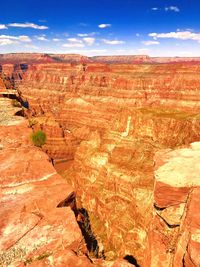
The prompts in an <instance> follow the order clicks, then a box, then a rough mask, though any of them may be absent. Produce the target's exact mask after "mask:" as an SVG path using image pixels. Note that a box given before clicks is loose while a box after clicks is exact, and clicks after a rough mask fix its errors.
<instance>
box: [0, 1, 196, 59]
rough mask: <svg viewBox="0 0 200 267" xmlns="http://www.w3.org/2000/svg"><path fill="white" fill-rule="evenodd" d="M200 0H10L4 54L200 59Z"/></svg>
mask: <svg viewBox="0 0 200 267" xmlns="http://www.w3.org/2000/svg"><path fill="white" fill-rule="evenodd" d="M199 14H200V1H199V0H18V1H15V0H6V1H2V3H1V16H0V53H8V52H46V53H79V54H84V55H89V56H91V55H119V54H125V55H126V54H148V55H150V56H200V19H199V16H200V15H199Z"/></svg>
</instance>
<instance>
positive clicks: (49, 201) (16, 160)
mask: <svg viewBox="0 0 200 267" xmlns="http://www.w3.org/2000/svg"><path fill="white" fill-rule="evenodd" d="M0 107H1V110H2V108H3V107H4V111H3V113H2V114H4V116H3V119H1V121H0V182H1V187H0V217H1V221H0V233H1V234H0V236H1V237H0V266H15V267H16V266H27V265H28V266H65V267H66V266H108V265H109V266H116V267H117V266H129V263H128V262H126V261H123V260H122V261H120V260H119V261H117V262H110V263H106V262H105V261H103V260H96V261H95V260H94V261H92V260H91V259H89V257H88V256H87V255H88V254H87V249H86V244H85V241H84V238H83V236H82V233H81V230H80V228H79V226H78V223H77V221H76V216H75V213H76V200H75V194H74V192H73V189H72V187H71V186H70V185H69V184H67V183H66V181H65V180H64V179H63V178H62V177H61V176H60V175H58V174H57V173H56V171H55V169H54V167H53V165H52V164H51V162H50V159H49V157H48V156H47V155H46V154H45V153H44V152H42V150H41V149H39V148H37V147H35V146H33V145H32V144H31V142H30V134H31V132H32V130H31V128H29V126H28V122H27V120H26V119H24V118H22V117H18V116H14V114H15V113H16V108H12V106H11V100H10V99H4V98H0ZM107 264H108V265H107Z"/></svg>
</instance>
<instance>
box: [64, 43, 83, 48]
mask: <svg viewBox="0 0 200 267" xmlns="http://www.w3.org/2000/svg"><path fill="white" fill-rule="evenodd" d="M62 46H63V47H68V48H73V47H84V46H85V45H84V44H78V43H69V44H63V45H62Z"/></svg>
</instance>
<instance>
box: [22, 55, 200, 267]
mask: <svg viewBox="0 0 200 267" xmlns="http://www.w3.org/2000/svg"><path fill="white" fill-rule="evenodd" d="M60 58H62V56H61V55H60ZM102 60H103V59H102ZM106 60H108V61H109V60H111V61H112V60H114V61H115V60H116V59H115V58H110V59H108V58H107V59H106ZM122 60H124V59H122ZM163 60H164V59H163ZM168 60H169V59H168ZM164 61H165V60H164ZM177 61H179V60H178V59H177ZM180 61H181V60H180ZM183 61H184V60H183ZM192 61H193V60H191V62H190V64H185V63H176V64H145V65H144V64H136V65H133V64H132V65H131V64H130V65H127V64H113V65H107V64H101V63H98V62H97V63H88V62H87V64H86V65H85V64H74V65H73V64H58V63H56V64H55V63H54V64H52V63H51V64H38V65H32V66H29V68H28V70H27V71H26V72H25V74H24V76H23V80H22V82H21V84H20V85H19V87H18V91H19V94H20V97H21V99H22V100H23V102H24V103H26V106H28V107H29V109H28V110H26V114H27V116H28V118H29V126H30V127H32V128H33V130H38V129H42V130H43V131H45V132H46V134H47V137H48V138H47V143H46V145H45V146H44V147H43V149H44V151H45V152H47V154H48V155H49V156H50V157H51V158H52V159H53V160H54V162H65V161H69V160H70V161H71V162H72V164H70V168H69V167H67V168H66V171H65V172H64V173H62V175H63V176H64V177H65V178H66V179H67V181H68V182H69V183H70V184H72V186H73V189H74V190H76V192H77V198H78V204H79V205H80V206H82V207H84V208H86V209H87V210H88V212H89V215H90V221H91V225H92V227H93V230H94V233H95V235H96V238H97V240H98V241H99V244H101V247H102V249H103V250H104V251H105V256H106V259H109V260H113V259H115V258H118V257H120V258H123V257H125V256H127V255H131V256H132V257H133V258H135V259H136V262H137V263H138V264H140V265H141V266H173V265H170V264H172V262H173V264H174V266H176V262H178V261H179V262H181V260H182V259H183V258H184V261H185V262H186V263H187V262H189V260H191V255H192V253H193V254H194V255H196V254H195V253H196V252H195V251H198V244H197V245H195V246H194V247H192V245H193V244H194V242H193V241H194V240H191V242H189V241H187V242H188V248H187V251H186V249H183V251H182V248H183V245H180V248H178V243H177V238H178V237H179V233H180V227H181V226H179V225H182V216H183V215H182V214H183V212H184V211H185V202H186V199H185V197H186V196H187V194H188V190H189V189H188V187H181V189H180V190H175V191H173V188H172V196H174V197H172V198H170V196H171V195H170V196H169V197H167V195H166V196H165V194H166V192H165V187H163V186H162V183H160V182H157V180H156V183H155V181H154V180H155V177H154V168H155V160H154V155H155V153H161V152H158V151H160V150H162V149H168V150H167V151H168V152H169V149H175V148H177V147H181V148H182V149H183V148H185V147H187V146H189V144H190V143H191V142H195V141H199V137H200V136H199V135H200V134H199V132H200V131H199V130H200V122H199V118H200V117H199V110H200V105H199V103H200V101H199V100H200V97H199V90H198V85H199V82H200V80H199V79H200V78H199V77H200V76H199V72H200V67H199V65H198V62H195V63H194V62H192ZM166 153H167V152H166ZM161 155H162V153H161ZM158 158H159V157H157V159H156V162H157V163H156V164H157V165H158V161H159V160H158ZM163 162H164V161H163V160H162V156H160V163H159V164H160V165H159V166H162V164H163ZM186 166H187V165H186ZM177 175H178V171H177ZM172 180H173V179H172ZM170 188H171V187H170V186H168V185H167V191H168V190H169V189H170ZM169 191H170V190H169ZM170 192H171V191H170ZM194 199H195V198H194ZM167 200H168V201H169V203H168V206H167V207H165V205H166V202H165V201H167ZM157 201H158V203H157ZM188 203H189V202H188ZM191 203H194V202H191ZM154 204H155V206H154ZM191 205H194V204H191ZM154 207H155V208H154ZM158 213H159V215H158ZM161 217H162V218H163V219H161ZM165 221H167V226H166V223H165ZM169 225H170V226H169ZM171 225H172V227H171ZM177 225H178V226H177ZM154 227H155V229H156V230H155V231H154ZM157 229H158V230H157ZM160 229H161V230H160ZM163 229H164V230H163ZM182 229H186V226H185V224H183V228H182ZM183 231H185V230H183ZM166 233H167V234H166ZM163 236H164V237H163ZM166 236H167V237H166ZM165 239H166V240H167V241H164V242H161V241H160V240H165ZM194 239H195V240H197V237H195V238H194ZM187 240H189V239H187ZM181 242H185V239H184V238H183V241H181ZM187 242H186V243H187ZM180 244H181V243H180ZM184 244H185V243H184ZM186 247H187V245H186V246H185V248H186ZM147 248H148V249H147ZM159 251H160V254H159ZM175 251H176V257H175V256H174V255H175ZM67 253H68V252H67ZM181 253H182V254H184V257H183V255H182V254H181ZM190 254H191V255H190ZM58 255H59V254H58ZM58 257H59V256H58ZM172 259H173V260H172ZM197 259H198V258H197V257H196V261H197ZM169 262H170V263H169ZM186 263H185V264H186ZM98 264H99V263H98ZM159 264H160V265H159ZM165 264H166V265H165ZM177 264H179V263H177ZM188 264H189V263H188ZM195 264H196V263H195ZM119 266H120V265H119ZM177 266H179V265H177ZM180 266H183V265H180ZM185 266H187V265H185ZM188 266H192V265H188ZM194 266H195V265H194ZM197 266H198V265H197Z"/></svg>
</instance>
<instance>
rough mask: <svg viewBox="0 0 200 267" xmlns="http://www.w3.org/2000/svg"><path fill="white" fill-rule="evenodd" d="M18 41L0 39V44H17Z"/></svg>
mask: <svg viewBox="0 0 200 267" xmlns="http://www.w3.org/2000/svg"><path fill="white" fill-rule="evenodd" d="M18 43H19V42H18V41H14V40H10V39H0V46H3V45H12V44H18Z"/></svg>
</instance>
